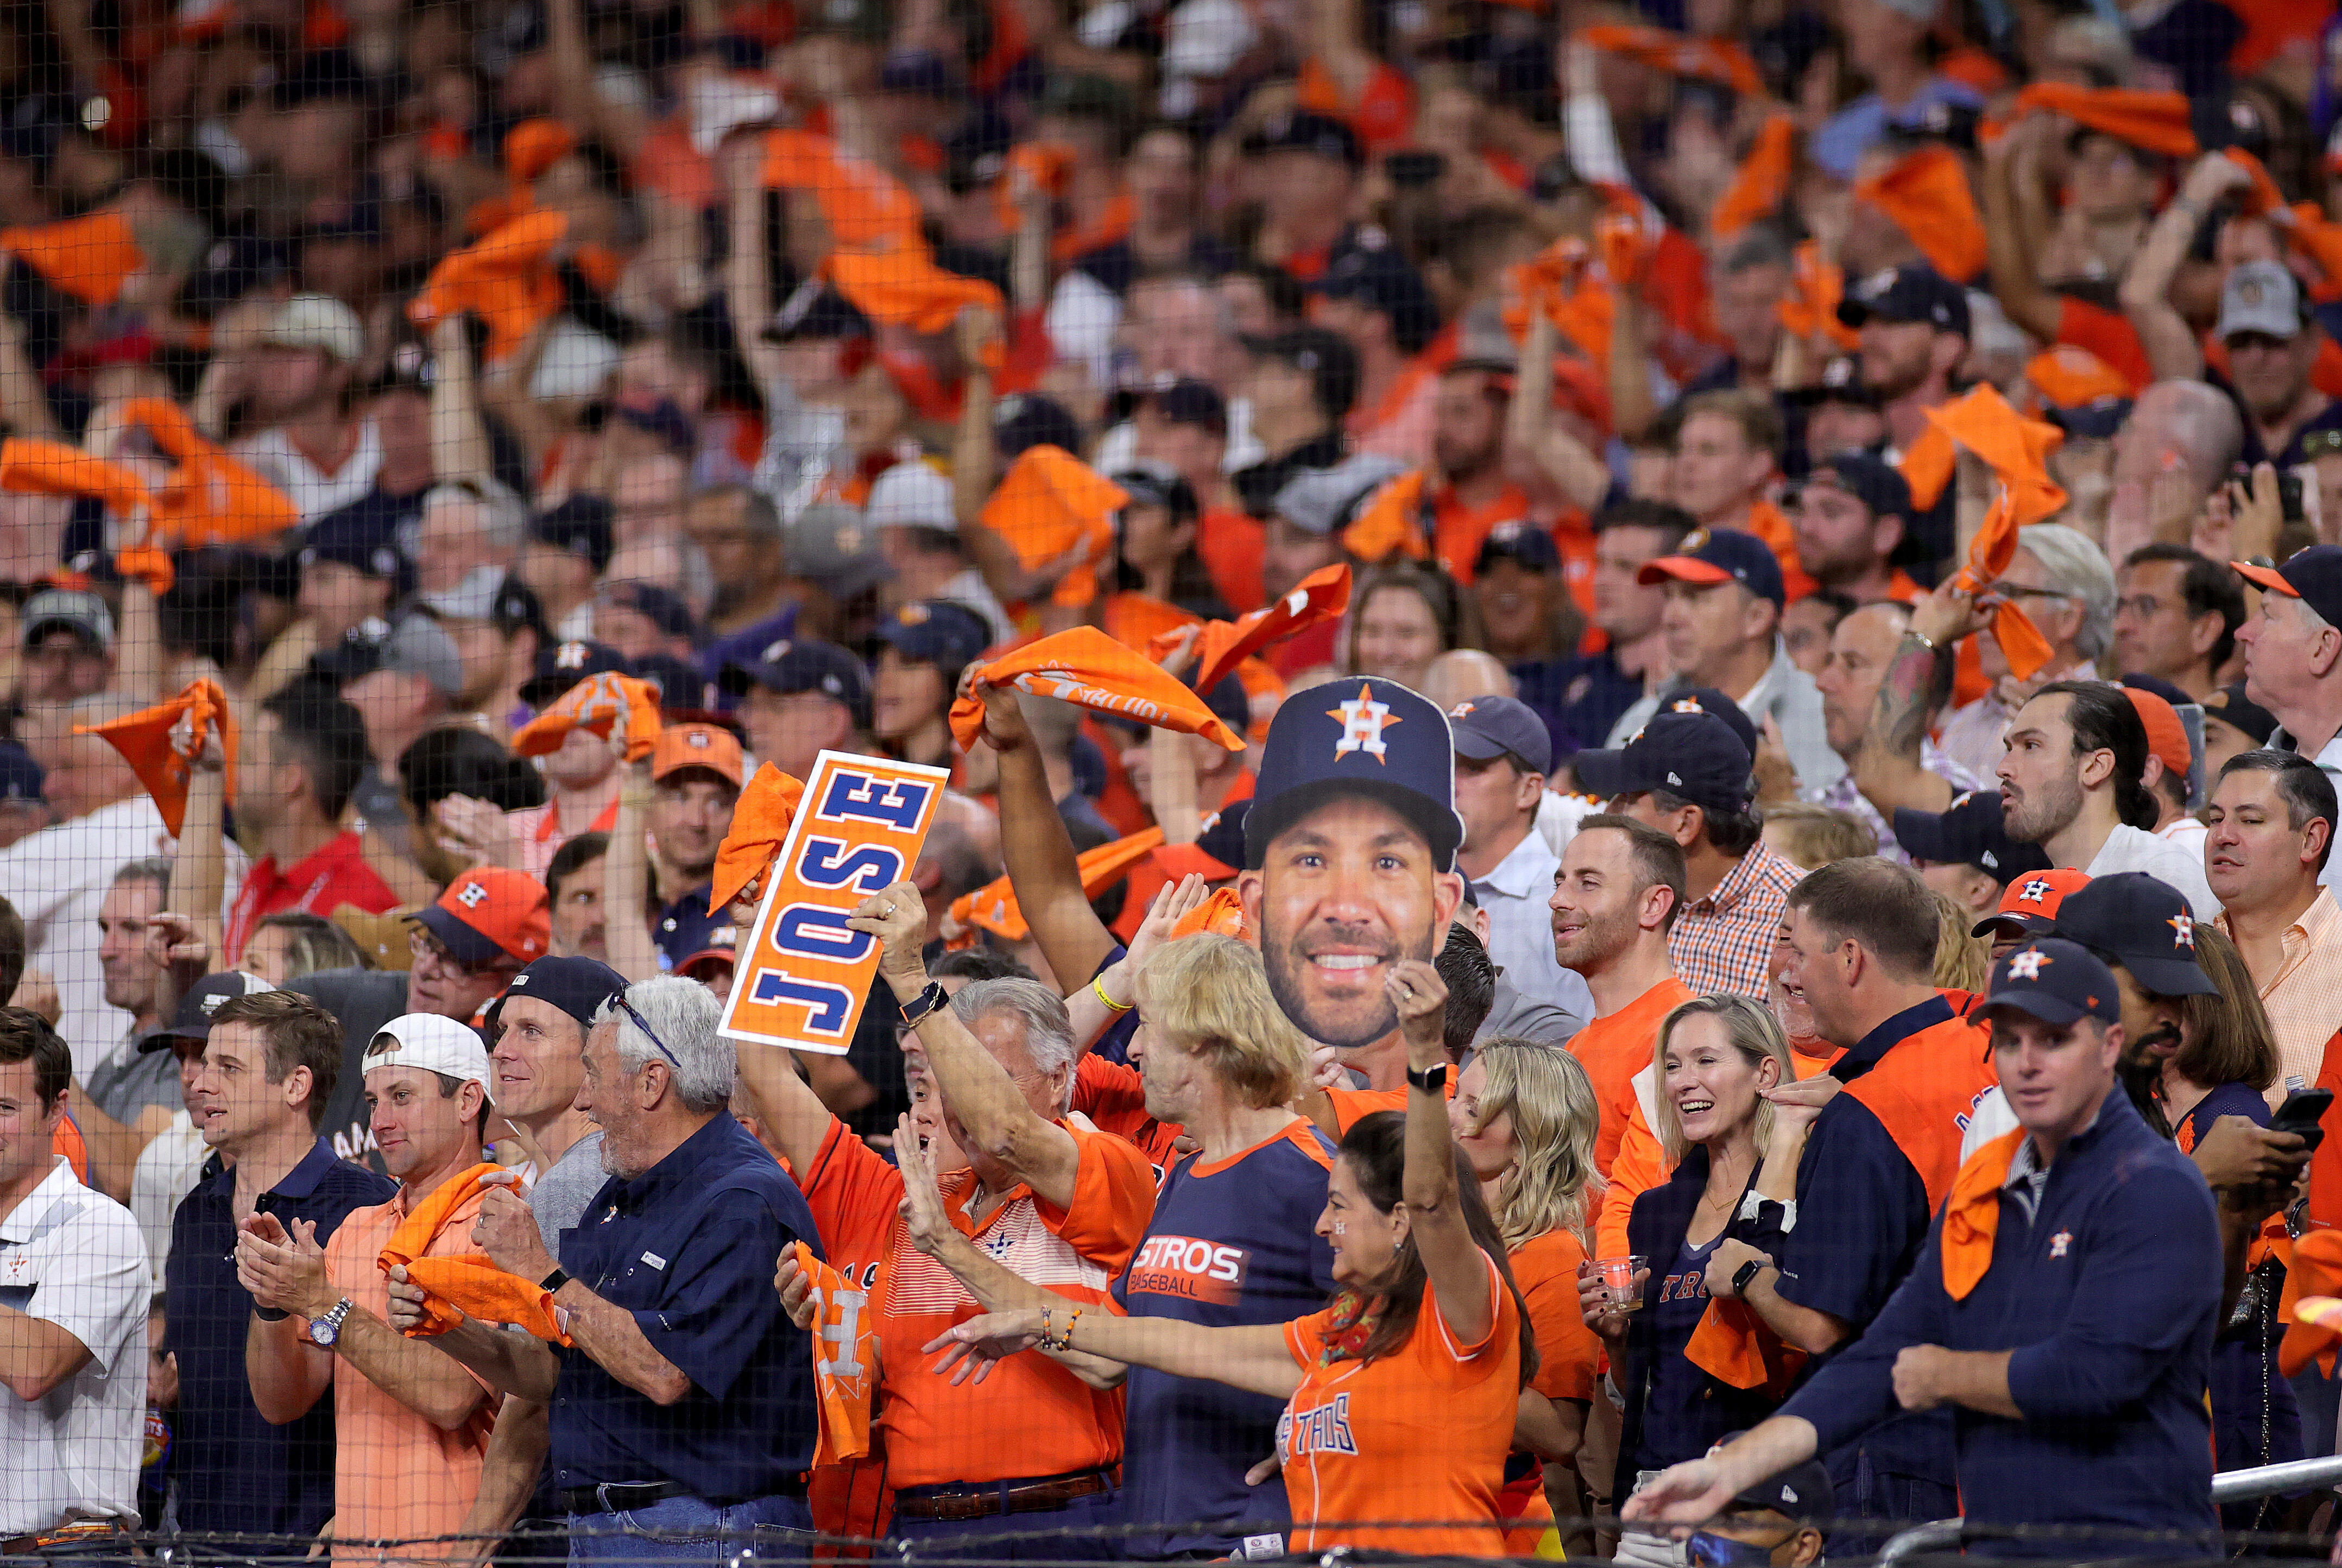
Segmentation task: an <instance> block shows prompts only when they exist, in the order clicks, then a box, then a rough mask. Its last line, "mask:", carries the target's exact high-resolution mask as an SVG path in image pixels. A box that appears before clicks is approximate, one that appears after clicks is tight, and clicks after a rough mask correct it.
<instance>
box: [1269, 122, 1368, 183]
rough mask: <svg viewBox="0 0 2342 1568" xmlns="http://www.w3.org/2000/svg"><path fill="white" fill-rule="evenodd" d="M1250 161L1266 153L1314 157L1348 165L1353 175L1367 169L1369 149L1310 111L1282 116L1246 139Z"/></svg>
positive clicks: (1345, 129)
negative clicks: (1313, 154) (1312, 154)
mask: <svg viewBox="0 0 2342 1568" xmlns="http://www.w3.org/2000/svg"><path fill="white" fill-rule="evenodd" d="M1242 150H1243V152H1244V153H1245V155H1246V156H1247V157H1257V156H1259V155H1262V154H1264V153H1315V154H1316V155H1317V156H1319V157H1321V158H1324V159H1325V160H1326V162H1328V163H1335V164H1344V165H1348V166H1349V168H1350V170H1351V172H1353V173H1356V171H1357V170H1359V169H1361V168H1363V167H1365V166H1366V148H1365V147H1364V146H1363V145H1361V144H1360V143H1359V141H1358V133H1357V132H1356V131H1354V130H1352V129H1351V128H1350V127H1349V126H1348V125H1346V124H1345V123H1344V122H1342V121H1340V120H1336V119H1335V118H1333V117H1332V116H1331V115H1315V114H1311V113H1309V112H1307V111H1306V110H1305V111H1303V112H1301V113H1299V114H1293V115H1278V116H1277V117H1276V119H1274V120H1271V121H1270V122H1269V123H1268V124H1267V125H1263V126H1262V127H1261V128H1260V129H1259V130H1257V131H1255V132H1254V133H1252V135H1248V136H1246V138H1245V139H1244V144H1243V148H1242Z"/></svg>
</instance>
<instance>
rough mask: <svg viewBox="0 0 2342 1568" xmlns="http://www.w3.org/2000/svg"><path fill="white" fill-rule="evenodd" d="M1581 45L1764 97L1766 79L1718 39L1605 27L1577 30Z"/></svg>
mask: <svg viewBox="0 0 2342 1568" xmlns="http://www.w3.org/2000/svg"><path fill="white" fill-rule="evenodd" d="M1577 39H1578V42H1580V43H1582V44H1586V45H1592V46H1593V47H1594V48H1596V49H1604V50H1607V51H1608V52H1609V53H1611V54H1613V55H1626V58H1628V59H1630V60H1636V61H1639V62H1641V63H1642V64H1643V65H1648V66H1649V67H1650V68H1651V69H1652V70H1654V71H1664V72H1666V74H1667V75H1672V76H1690V77H1693V78H1695V79H1696V80H1698V81H1702V82H1719V83H1722V84H1723V85H1725V86H1727V87H1729V88H1731V89H1732V90H1733V91H1734V92H1736V93H1739V94H1742V95H1746V96H1748V97H1763V96H1764V95H1765V78H1764V76H1763V75H1762V74H1760V73H1759V72H1758V71H1757V62H1756V61H1754V60H1752V59H1750V58H1749V57H1748V51H1747V50H1746V49H1743V48H1742V47H1741V46H1740V45H1737V44H1733V43H1728V42H1726V41H1725V40H1723V39H1719V38H1690V37H1686V36H1685V35H1683V34H1681V33H1670V32H1668V31H1667V30H1666V28H1664V27H1642V26H1631V25H1620V24H1612V23H1606V24H1604V25H1601V26H1598V27H1583V28H1580V29H1579V30H1578V34H1577Z"/></svg>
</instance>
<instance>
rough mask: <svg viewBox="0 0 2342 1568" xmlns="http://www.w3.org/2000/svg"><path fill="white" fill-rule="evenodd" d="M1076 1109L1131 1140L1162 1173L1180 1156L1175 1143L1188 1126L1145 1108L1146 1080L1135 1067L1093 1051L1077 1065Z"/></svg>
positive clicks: (1102, 1129) (1105, 1129) (1099, 1125)
mask: <svg viewBox="0 0 2342 1568" xmlns="http://www.w3.org/2000/svg"><path fill="white" fill-rule="evenodd" d="M1074 1109H1075V1110H1076V1111H1078V1112H1080V1113H1081V1114H1083V1115H1085V1116H1087V1117H1088V1118H1089V1119H1090V1125H1092V1126H1094V1127H1096V1129H1097V1130H1098V1131H1099V1132H1101V1133H1111V1134H1114V1135H1115V1136H1116V1137H1117V1138H1120V1139H1121V1140H1122V1141H1123V1142H1124V1143H1126V1144H1130V1145H1131V1146H1132V1147H1133V1148H1135V1149H1136V1150H1137V1151H1138V1152H1139V1153H1140V1154H1145V1155H1146V1158H1147V1160H1148V1161H1149V1162H1150V1163H1151V1164H1153V1165H1154V1166H1155V1169H1156V1173H1157V1180H1158V1182H1159V1181H1160V1179H1161V1177H1160V1173H1162V1172H1164V1171H1167V1170H1169V1169H1170V1168H1171V1166H1172V1164H1173V1163H1174V1162H1176V1160H1177V1158H1178V1154H1177V1151H1176V1150H1175V1149H1174V1148H1173V1147H1172V1145H1173V1144H1175V1143H1176V1142H1177V1141H1178V1138H1179V1134H1181V1133H1183V1132H1185V1131H1186V1129H1185V1128H1184V1127H1180V1126H1178V1125H1176V1124H1173V1123H1170V1122H1158V1121H1156V1119H1155V1118H1154V1117H1153V1116H1151V1115H1149V1114H1147V1111H1146V1083H1145V1081H1144V1080H1142V1079H1141V1078H1140V1077H1139V1075H1138V1069H1137V1068H1136V1067H1128V1066H1125V1065H1124V1064H1121V1063H1119V1062H1109V1061H1107V1060H1106V1058H1105V1057H1103V1056H1099V1055H1096V1054H1092V1053H1090V1052H1086V1051H1085V1052H1084V1053H1082V1059H1081V1061H1080V1062H1078V1063H1077V1064H1075V1067H1074Z"/></svg>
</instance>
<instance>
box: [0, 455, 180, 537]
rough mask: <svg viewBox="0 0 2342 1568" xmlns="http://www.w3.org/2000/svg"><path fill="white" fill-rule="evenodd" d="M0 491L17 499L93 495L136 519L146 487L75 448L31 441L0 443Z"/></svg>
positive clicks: (129, 472) (130, 473)
mask: <svg viewBox="0 0 2342 1568" xmlns="http://www.w3.org/2000/svg"><path fill="white" fill-rule="evenodd" d="M0 490H9V491H14V492H15V493H16V494H20V495H23V494H30V495H95V496H96V497H97V498H98V499H99V500H100V501H103V502H105V509H106V510H107V511H108V512H111V513H113V514H115V516H116V517H122V518H128V517H132V516H135V515H136V514H137V512H138V510H139V508H141V507H143V506H145V505H146V504H147V494H146V482H145V480H143V479H141V478H139V477H138V474H137V472H136V470H135V469H132V468H130V467H128V466H127V465H125V464H120V463H115V462H111V461H109V460H107V459H105V458H103V457H93V456H91V455H90V454H88V453H86V452H84V451H83V450H82V449H81V448H80V447H78V446H67V445H66V444H65V443H64V442H62V441H44V440H42V439H40V438H39V437H38V436H33V435H12V436H10V437H9V438H8V439H7V440H6V441H5V442H0Z"/></svg>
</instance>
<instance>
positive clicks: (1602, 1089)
mask: <svg viewBox="0 0 2342 1568" xmlns="http://www.w3.org/2000/svg"><path fill="white" fill-rule="evenodd" d="M1691 999H1692V989H1691V987H1690V986H1688V985H1686V984H1684V983H1683V982H1682V981H1680V980H1678V979H1676V977H1675V976H1674V975H1672V974H1670V975H1668V976H1667V977H1666V979H1665V980H1662V981H1660V982H1659V983H1658V984H1656V985H1654V986H1652V987H1651V988H1650V989H1649V990H1648V991H1646V992H1644V993H1643V994H1641V995H1640V996H1637V997H1636V998H1635V1000H1633V1001H1632V1002H1629V1003H1628V1004H1626V1006H1624V1007H1621V1008H1620V1009H1618V1011H1617V1012H1616V1013H1612V1014H1606V1015H1605V1016H1603V1017H1599V1018H1596V1019H1595V1020H1594V1021H1593V1022H1592V1023H1590V1024H1586V1027H1585V1028H1583V1029H1580V1030H1579V1031H1578V1032H1577V1033H1576V1034H1573V1035H1571V1036H1570V1037H1569V1047H1568V1048H1569V1054H1571V1055H1573V1056H1575V1057H1576V1058H1577V1064H1578V1065H1579V1066H1581V1067H1583V1068H1585V1069H1586V1076H1587V1077H1588V1078H1591V1079H1592V1080H1593V1081H1594V1103H1595V1104H1596V1106H1598V1107H1600V1109H1601V1112H1602V1125H1601V1127H1600V1129H1599V1130H1598V1131H1597V1132H1596V1134H1595V1136H1594V1168H1595V1170H1596V1171H1597V1172H1599V1173H1600V1174H1601V1175H1602V1177H1603V1178H1604V1179H1605V1180H1608V1178H1609V1175H1610V1164H1611V1162H1612V1161H1613V1160H1615V1159H1616V1158H1617V1155H1618V1144H1619V1141H1620V1140H1621V1139H1623V1138H1624V1137H1625V1136H1626V1119H1627V1117H1628V1116H1629V1115H1630V1114H1633V1111H1634V1108H1635V1074H1637V1073H1639V1072H1641V1071H1642V1070H1643V1069H1644V1068H1646V1067H1647V1066H1649V1065H1650V1064H1651V1051H1652V1048H1653V1046H1654V1044H1656V1041H1657V1039H1658V1037H1659V1024H1660V1022H1661V1021H1662V1020H1663V1019H1665V1018H1666V1015H1667V1014H1669V1013H1672V1012H1673V1011H1675V1009H1676V1007H1677V1006H1678V1005H1680V1004H1683V1003H1686V1002H1688V1001H1690V1000H1691ZM1605 1255H1607V1254H1605Z"/></svg>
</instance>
